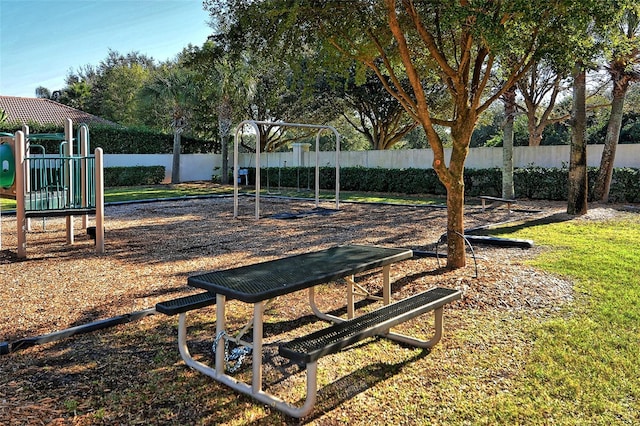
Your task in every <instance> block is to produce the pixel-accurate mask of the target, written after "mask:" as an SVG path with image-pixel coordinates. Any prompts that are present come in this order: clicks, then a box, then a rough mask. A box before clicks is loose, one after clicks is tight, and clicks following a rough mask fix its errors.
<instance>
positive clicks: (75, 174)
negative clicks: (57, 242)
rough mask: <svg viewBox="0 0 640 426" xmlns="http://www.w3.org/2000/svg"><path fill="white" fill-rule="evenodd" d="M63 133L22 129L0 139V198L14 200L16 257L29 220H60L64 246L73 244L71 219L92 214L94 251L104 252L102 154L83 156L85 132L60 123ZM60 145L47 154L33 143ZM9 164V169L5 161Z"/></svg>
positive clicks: (84, 218)
mask: <svg viewBox="0 0 640 426" xmlns="http://www.w3.org/2000/svg"><path fill="white" fill-rule="evenodd" d="M64 128H65V132H64V134H38V135H29V128H28V126H23V129H22V131H18V132H16V133H15V134H14V135H13V136H12V137H9V136H6V135H5V136H3V137H2V139H0V147H2V148H0V154H1V155H2V158H0V166H1V167H0V170H1V174H0V197H3V198H13V199H15V200H16V227H17V240H18V247H17V256H18V258H25V257H26V253H27V231H28V230H29V229H30V219H31V218H34V217H42V218H45V217H55V216H57V217H60V216H63V217H66V236H67V243H68V244H73V243H74V220H73V218H74V216H81V217H82V226H83V228H85V229H86V228H87V227H88V215H95V229H96V233H95V239H96V252H98V253H104V171H103V164H104V163H103V152H102V149H101V148H96V149H95V151H94V154H93V155H90V154H89V129H88V127H87V126H86V125H80V126H79V129H78V136H77V137H76V138H74V137H73V124H72V122H71V120H70V119H67V120H66V121H65V126H64ZM42 140H55V141H60V152H59V153H58V154H47V153H46V152H45V148H44V147H43V146H42V145H39V144H37V143H36V142H38V141H42ZM12 161H13V166H12V165H11V162H12Z"/></svg>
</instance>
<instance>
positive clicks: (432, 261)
mask: <svg viewBox="0 0 640 426" xmlns="http://www.w3.org/2000/svg"><path fill="white" fill-rule="evenodd" d="M239 207H240V215H239V217H238V218H237V219H234V218H233V199H232V198H224V197H223V198H209V199H197V200H181V201H171V202H156V203H139V204H126V205H118V206H108V207H107V209H106V221H105V223H106V234H105V243H106V244H105V246H106V247H105V254H103V255H98V254H96V253H95V251H94V245H93V241H92V240H90V239H89V238H88V237H87V236H86V234H85V233H84V231H83V230H81V229H80V227H81V222H80V220H79V219H78V218H76V219H75V224H76V225H75V226H76V242H75V244H73V245H67V244H65V232H64V223H65V220H64V219H63V218H51V219H47V220H46V223H43V221H42V220H41V219H34V220H33V221H32V231H31V232H29V234H28V236H27V259H26V260H18V259H16V257H15V247H16V231H15V217H11V216H5V215H3V216H2V241H1V242H2V250H1V251H0V277H1V284H0V312H1V313H2V321H1V322H0V342H12V341H15V340H16V339H21V338H25V337H30V336H35V335H40V334H45V333H50V332H53V331H56V330H61V329H65V328H68V327H72V326H76V325H79V324H85V323H87V322H90V321H94V320H97V319H102V318H109V317H112V316H116V315H121V314H127V313H131V312H134V311H139V310H142V309H145V308H150V307H153V306H154V305H155V303H157V302H160V301H163V300H167V299H171V298H174V297H178V296H183V295H187V294H190V293H194V292H196V290H194V289H190V288H188V287H187V285H186V282H187V277H188V276H190V275H192V274H197V273H201V272H203V271H210V270H215V269H226V268H233V267H236V266H241V265H245V264H250V263H256V262H259V261H265V260H269V259H275V258H279V257H283V256H287V255H293V254H297V253H304V252H308V251H312V250H317V249H322V248H327V247H331V246H335V245H339V244H350V243H357V244H372V245H382V246H390V247H408V248H412V249H414V250H421V251H428V252H434V251H436V250H437V251H438V252H439V253H440V254H443V253H446V246H445V245H444V244H438V240H439V238H440V237H441V235H442V234H443V233H444V231H445V228H446V209H444V208H439V207H424V206H423V207H409V206H390V205H380V204H377V205H376V204H354V203H342V204H341V205H340V210H339V211H337V212H334V213H333V214H328V215H316V214H314V215H307V216H304V217H302V218H298V219H288V220H282V219H275V218H271V217H270V216H271V215H273V214H276V213H282V212H308V211H311V210H312V209H313V207H314V205H313V204H312V203H309V202H306V201H291V200H283V199H266V198H263V199H262V202H261V207H262V213H261V215H262V218H261V219H260V220H255V219H254V216H253V212H254V210H253V209H254V200H253V199H252V198H249V197H241V198H240V203H239ZM322 207H325V208H327V209H332V208H334V204H333V203H323V204H322ZM516 207H517V209H516V210H515V211H513V212H511V213H510V212H508V210H507V209H506V208H505V207H504V206H496V207H495V208H491V209H487V210H486V211H484V212H483V211H482V210H481V208H480V207H475V206H470V207H468V208H467V210H466V216H465V218H466V219H465V220H466V223H465V226H466V228H467V229H470V228H476V227H481V226H487V225H491V224H498V223H506V222H513V225H514V226H515V225H518V224H522V223H523V222H526V223H534V222H535V221H539V220H545V219H549V218H550V217H554V218H555V219H558V218H560V219H562V218H564V219H569V218H568V217H566V215H564V214H563V211H564V209H565V208H566V207H565V204H564V203H547V202H545V203H538V202H520V203H518V204H517V206H516ZM615 214H616V210H614V209H611V208H603V209H597V210H594V211H593V212H592V213H591V215H592V216H590V217H591V218H602V217H607V216H608V215H615ZM588 218H589V217H587V219H588ZM538 250H540V249H539V248H537V247H534V248H533V249H528V250H522V249H514V248H495V247H487V246H480V245H478V246H475V247H474V253H473V255H472V253H471V252H469V254H468V258H467V263H468V266H467V267H466V268H463V269H460V270H457V271H453V272H449V271H445V270H444V269H442V266H444V262H445V261H444V260H443V259H440V260H437V259H436V258H433V257H423V258H414V259H411V260H408V261H405V262H402V263H400V264H396V265H394V266H392V270H391V273H392V280H393V281H394V284H393V290H394V297H403V296H406V295H409V294H411V293H414V292H416V291H419V290H421V289H426V288H429V287H433V286H435V285H439V286H445V287H453V288H459V289H461V290H463V292H464V297H463V300H462V301H460V302H457V303H456V304H455V306H453V307H452V309H467V308H469V307H473V308H477V309H506V310H522V309H527V310H533V311H535V310H546V309H556V308H557V307H558V306H561V305H562V304H563V303H564V302H566V301H569V300H571V299H572V291H571V283H569V282H566V281H565V280H563V279H561V278H559V277H556V276H552V275H549V274H545V273H543V272H540V271H537V270H535V269H533V268H532V267H529V266H526V265H524V264H523V260H524V259H526V258H527V257H529V256H531V255H532V254H534V253H536V252H537V251H538ZM476 272H477V276H476ZM375 279H376V278H375V277H372V276H364V277H361V278H360V279H359V280H360V281H361V282H362V283H363V285H365V286H374V285H375ZM300 297H301V298H303V296H300ZM290 302H291V301H288V302H287V303H290ZM280 303H283V302H280ZM300 305H301V306H302V305H304V304H303V303H300ZM274 309H278V302H277V303H276V305H275V306H274ZM45 346H46V345H45ZM33 350H36V349H29V350H25V351H21V352H20V353H27V354H28V353H29V351H33ZM19 356H20V355H19V353H15V354H11V355H5V356H2V357H6V358H5V359H4V360H2V359H1V358H0V371H2V376H3V379H1V380H0V383H3V384H4V385H3V386H2V389H0V423H2V424H27V423H30V421H25V422H20V421H12V422H10V421H11V419H13V420H16V417H15V416H18V418H20V416H24V417H22V420H25V419H31V420H34V419H35V420H37V419H40V420H41V422H42V424H46V423H47V422H48V421H46V419H49V420H51V419H52V418H55V417H56V415H57V414H56V413H49V414H46V415H44V417H42V416H43V414H42V413H39V412H38V411H37V410H35V408H33V407H31V408H29V407H28V406H27V407H26V408H25V404H27V402H26V401H29V400H30V396H29V395H28V393H27V394H25V393H24V392H23V393H22V394H21V395H20V396H19V397H18V396H16V395H14V394H12V392H13V391H15V388H16V387H18V388H20V389H23V388H24V386H22V385H20V384H19V383H20V380H18V376H19V374H20V373H19V371H16V369H17V368H18V367H17V365H18V364H19V361H17V360H18V358H17V357H19ZM12 360H13V361H12ZM14 361H15V363H13V362H14ZM23 379H24V378H23ZM23 391H24V389H23ZM27 405H28V404H27ZM52 405H55V404H53V403H52ZM57 406H58V407H59V404H58V405H57ZM21 410H22V411H21ZM34 410H35V411H34ZM16 413H18V414H16ZM20 413H22V414H20ZM58 414H59V413H58ZM47 416H49V417H47ZM35 420H34V421H35ZM36 423H37V422H36Z"/></svg>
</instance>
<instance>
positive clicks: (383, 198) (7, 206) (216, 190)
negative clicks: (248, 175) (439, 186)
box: [0, 183, 446, 210]
mask: <svg viewBox="0 0 640 426" xmlns="http://www.w3.org/2000/svg"><path fill="white" fill-rule="evenodd" d="M240 191H242V192H245V193H248V194H255V191H252V190H251V189H247V188H244V187H241V188H240ZM230 194H233V186H222V185H202V184H189V183H185V184H178V185H148V186H127V187H111V188H105V194H104V201H105V203H112V202H121V201H136V200H153V199H162V198H180V197H188V196H200V195H230ZM261 194H262V195H265V196H266V195H270V194H268V193H267V191H266V190H263V191H261ZM271 195H278V196H283V197H294V198H309V199H315V193H314V192H312V191H297V190H295V189H290V188H282V189H280V190H278V191H272V194H271ZM320 198H321V199H323V200H331V199H334V198H335V192H333V191H321V192H320ZM340 200H341V201H358V202H369V203H396V204H444V203H446V199H445V198H444V197H433V196H427V195H424V196H413V195H405V194H397V195H393V194H376V193H367V192H350V191H342V192H340ZM0 207H1V208H2V210H13V209H15V208H16V203H15V201H14V200H7V199H0Z"/></svg>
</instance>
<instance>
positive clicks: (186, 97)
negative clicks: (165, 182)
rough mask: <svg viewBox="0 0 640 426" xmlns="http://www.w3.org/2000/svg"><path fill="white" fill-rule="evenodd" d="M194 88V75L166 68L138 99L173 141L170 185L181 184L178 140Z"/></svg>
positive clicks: (182, 130) (154, 78)
mask: <svg viewBox="0 0 640 426" xmlns="http://www.w3.org/2000/svg"><path fill="white" fill-rule="evenodd" d="M196 94H197V88H196V83H195V79H194V76H193V74H192V73H191V72H190V71H187V70H185V69H183V68H166V69H165V70H163V72H159V73H157V74H156V75H155V76H154V77H153V79H152V80H151V82H149V83H148V84H147V85H146V86H145V87H144V88H143V89H142V91H141V92H140V96H141V97H142V99H143V100H144V102H145V105H147V107H149V108H150V109H149V111H150V112H151V113H152V114H154V115H155V116H156V117H159V118H160V117H162V118H163V120H162V121H160V122H164V123H165V126H166V127H165V129H167V130H168V129H171V130H172V131H173V134H174V139H173V141H174V142H173V169H172V174H171V182H172V183H178V182H179V181H180V150H181V148H180V145H181V143H180V139H181V134H182V133H183V132H184V131H185V130H186V129H187V128H188V127H189V121H190V116H191V111H192V109H193V105H194V104H195V102H196V99H197V97H196Z"/></svg>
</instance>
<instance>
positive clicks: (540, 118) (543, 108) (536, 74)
mask: <svg viewBox="0 0 640 426" xmlns="http://www.w3.org/2000/svg"><path fill="white" fill-rule="evenodd" d="M556 68H557V67H554V66H553V65H552V64H551V63H549V62H547V61H545V60H541V61H537V62H536V63H535V64H534V65H533V66H532V67H531V69H530V70H529V72H528V73H527V75H526V76H525V77H524V78H522V79H520V80H519V81H518V83H517V88H518V91H519V92H520V93H521V95H522V99H523V101H524V106H525V107H524V108H523V109H524V111H525V113H526V114H527V128H528V130H529V146H540V142H541V141H542V134H543V133H544V129H545V128H546V127H547V126H549V125H551V124H554V123H559V122H562V121H566V120H568V119H569V118H570V116H571V114H570V113H569V112H564V111H562V112H558V111H556V100H557V99H558V96H559V95H560V94H561V93H562V92H564V91H565V90H566V89H567V88H568V87H567V86H568V81H567V77H568V74H569V70H560V71H559V70H557V69H556Z"/></svg>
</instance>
